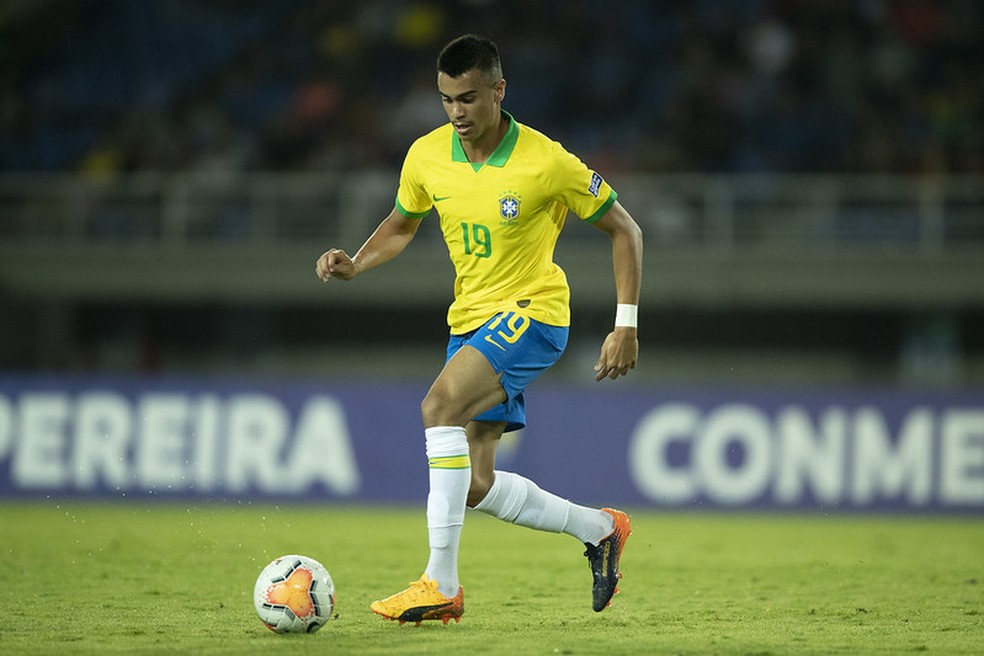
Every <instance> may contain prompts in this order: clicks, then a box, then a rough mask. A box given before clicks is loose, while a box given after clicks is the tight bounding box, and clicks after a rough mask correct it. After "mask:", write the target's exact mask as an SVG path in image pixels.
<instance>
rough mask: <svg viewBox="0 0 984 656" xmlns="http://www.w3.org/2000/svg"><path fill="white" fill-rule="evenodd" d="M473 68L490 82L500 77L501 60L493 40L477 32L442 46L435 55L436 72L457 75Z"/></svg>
mask: <svg viewBox="0 0 984 656" xmlns="http://www.w3.org/2000/svg"><path fill="white" fill-rule="evenodd" d="M473 68H477V69H478V70H479V71H480V72H481V73H482V74H483V75H485V76H487V77H488V78H490V81H491V82H495V81H497V80H499V79H501V78H502V61H501V60H500V59H499V48H498V47H497V46H496V45H495V42H494V41H492V40H491V39H487V38H485V37H484V36H478V35H477V34H465V35H462V36H459V37H458V38H456V39H454V40H453V41H451V42H450V43H448V45H446V46H444V49H443V50H441V54H440V55H438V56H437V70H438V72H440V73H444V74H445V75H448V76H450V77H459V76H461V75H464V74H465V73H467V72H468V71H470V70H472V69H473Z"/></svg>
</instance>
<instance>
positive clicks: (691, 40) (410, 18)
mask: <svg viewBox="0 0 984 656" xmlns="http://www.w3.org/2000/svg"><path fill="white" fill-rule="evenodd" d="M464 32H480V33H483V34H486V35H488V36H490V37H492V38H493V39H495V40H496V41H497V42H498V43H499V46H500V49H501V51H502V56H503V66H504V74H505V77H506V80H507V83H508V87H507V94H506V100H505V103H504V105H505V107H506V108H507V109H509V110H510V111H511V112H512V113H513V114H514V115H515V116H516V117H517V119H519V120H520V121H521V122H524V123H526V124H528V125H531V126H533V127H536V128H538V129H541V130H542V131H544V132H546V133H547V134H549V135H550V136H552V137H554V138H556V139H558V140H559V141H561V142H562V143H564V144H565V145H566V146H567V147H568V148H569V149H571V150H573V151H574V152H577V153H578V154H579V155H581V157H582V158H583V159H585V160H586V161H588V162H590V164H591V165H592V166H594V167H596V168H599V169H602V170H606V171H619V170H633V171H652V172H709V173H719V172H762V171H782V172H836V173H843V172H891V173H926V172H940V173H971V174H980V173H984V75H981V73H980V66H981V64H980V62H982V61H984V39H982V34H984V3H980V2H978V1H977V0H828V1H823V2H817V1H815V0H677V1H655V0H651V1H649V0H619V1H617V2H608V1H604V0H542V1H528V0H444V1H438V0H432V1H425V0H421V1H413V0H408V1H404V2H399V1H396V0H361V1H360V2H350V1H349V0H305V1H299V0H279V1H278V2H262V1H260V0H140V1H138V2H135V1H133V0H77V1H74V2H71V3H65V2H59V1H57V0H32V1H26V2H3V3H0V169H3V170H8V171H10V170H16V171H38V170H42V171H82V172H87V173H113V172H118V171H148V170H149V171H177V170H235V171H239V170H244V171H253V170H264V171H287V170H320V169H329V168H345V169H358V168H364V169H379V168H395V167H397V166H399V164H400V162H401V160H402V157H403V154H404V152H405V150H406V148H407V146H408V145H409V143H410V142H411V141H412V140H413V139H414V138H415V137H416V136H418V135H419V134H421V133H423V132H425V131H427V130H429V129H431V128H432V127H435V126H437V125H439V124H441V123H442V122H443V121H444V120H445V117H444V115H443V111H442V108H441V105H440V102H439V98H438V95H437V92H436V87H435V72H434V62H435V59H436V55H437V53H438V51H439V50H440V48H441V46H442V45H443V44H444V43H445V42H447V41H448V40H449V39H451V38H453V37H454V36H457V35H458V34H461V33H464Z"/></svg>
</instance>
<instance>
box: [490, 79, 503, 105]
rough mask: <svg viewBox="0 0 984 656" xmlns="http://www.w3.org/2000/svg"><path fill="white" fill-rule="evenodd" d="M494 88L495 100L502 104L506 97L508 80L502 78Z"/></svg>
mask: <svg viewBox="0 0 984 656" xmlns="http://www.w3.org/2000/svg"><path fill="white" fill-rule="evenodd" d="M492 88H493V89H495V100H496V102H499V103H501V102H502V100H503V99H504V98H505V97H506V80H505V78H500V79H499V81H498V82H496V83H495V84H493V85H492Z"/></svg>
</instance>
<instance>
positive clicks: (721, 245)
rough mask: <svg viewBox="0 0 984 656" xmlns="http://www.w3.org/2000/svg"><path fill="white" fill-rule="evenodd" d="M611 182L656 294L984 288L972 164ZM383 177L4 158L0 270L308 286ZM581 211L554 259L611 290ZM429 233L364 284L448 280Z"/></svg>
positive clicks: (77, 283)
mask: <svg viewBox="0 0 984 656" xmlns="http://www.w3.org/2000/svg"><path fill="white" fill-rule="evenodd" d="M611 182H612V184H613V186H615V187H616V188H617V189H618V191H619V194H620V199H621V201H622V203H623V204H624V205H625V206H626V207H627V208H628V209H629V211H630V212H631V213H632V214H633V216H634V217H635V218H636V219H637V221H638V222H639V223H640V225H642V227H643V230H644V231H645V233H646V236H647V241H646V253H647V257H646V274H647V278H648V280H647V286H646V292H645V293H646V296H647V298H648V300H650V301H653V302H684V303H701V304H709V303H710V304H714V303H731V304H735V303H744V302H748V303H763V302H765V303H783V304H797V303H811V304H814V305H816V304H820V305H823V304H833V305H854V304H864V303H872V302H878V303H881V304H887V305H896V306H897V305H912V304H916V303H920V304H930V305H933V304H964V303H980V302H982V301H984V285H982V284H980V279H981V278H980V273H981V271H984V181H982V180H980V179H976V178H972V177H896V176H873V175H864V176H791V175H753V176H703V175H643V174H622V175H618V176H613V177H612V179H611ZM395 183H396V175H395V174H394V173H393V172H390V171H376V172H319V173H301V174H248V175H247V174H237V173H226V172H186V173H176V174H151V173H143V174H135V175H118V176H106V177H86V176H82V175H76V174H72V175H49V174H18V173H5V174H2V175H0V285H4V286H6V287H8V288H11V289H14V290H16V291H18V292H21V293H39V294H49V295H53V296H56V297H73V296H78V297H93V298H103V297H106V298H119V297H129V296H139V297H140V298H144V299H147V298H155V297H156V298H161V299H175V298H177V299H180V298H184V297H195V298H201V297H211V296H215V297H217V298H218V297H221V298H229V297H230V296H231V297H237V298H246V299H253V300H260V301H264V300H284V299H291V300H294V301H303V300H310V299H314V298H316V297H317V294H318V288H317V285H311V284H310V280H308V279H307V278H308V277H310V276H311V267H312V266H313V261H314V258H315V257H316V256H317V255H318V254H319V253H320V252H321V251H322V250H324V249H325V248H327V247H330V246H339V247H344V248H346V249H349V250H350V251H354V249H356V248H357V247H358V246H359V244H361V243H362V241H363V240H364V239H365V237H366V236H367V235H368V234H369V233H370V232H371V230H372V229H373V228H374V227H375V225H376V224H377V223H378V221H379V220H380V219H381V218H382V217H383V216H385V215H386V214H387V213H388V212H389V211H390V209H391V208H392V203H393V197H394V192H395ZM521 211H522V210H521ZM435 216H436V215H435ZM577 223H578V222H576V221H569V222H568V227H567V228H566V230H565V235H564V236H563V237H562V239H561V241H560V244H559V246H558V260H559V261H560V262H561V264H562V265H563V266H564V268H565V270H567V272H568V275H569V276H570V277H571V278H572V279H575V281H576V284H577V287H576V288H577V301H578V302H580V303H588V304H590V303H595V302H598V303H601V302H609V301H610V295H611V290H610V285H611V281H610V276H607V275H605V276H598V275H596V274H597V271H598V267H599V266H602V265H601V264H598V263H599V261H601V262H603V260H599V257H598V254H599V253H601V254H602V255H605V254H606V253H605V245H604V243H603V241H602V242H599V241H598V240H599V239H602V240H603V239H604V238H603V236H600V235H599V234H598V233H597V232H596V231H594V230H591V229H589V228H587V227H585V226H581V225H577ZM439 237H440V236H439V234H438V230H437V228H436V226H435V227H434V228H433V229H430V230H427V229H425V230H423V231H421V232H420V233H419V236H418V240H417V241H416V242H415V243H414V245H413V246H412V247H411V248H410V249H409V250H408V251H407V253H405V254H404V256H403V257H401V258H399V259H398V260H397V261H396V262H399V263H398V264H394V266H395V267H396V268H397V269H399V270H400V271H401V273H400V274H398V275H400V276H402V275H406V276H408V280H412V284H407V285H405V286H396V287H395V288H394V286H393V285H391V284H385V283H383V282H381V278H379V277H375V281H374V282H368V280H369V279H367V285H368V287H367V286H363V287H362V288H361V291H360V293H359V295H360V296H363V295H364V294H367V293H373V294H375V298H376V299H377V300H378V301H379V302H383V303H385V302H391V303H404V302H411V301H414V300H417V299H420V298H421V297H423V296H426V295H431V296H433V295H441V296H442V297H443V296H446V295H447V293H448V277H447V276H448V275H449V273H448V272H449V270H450V269H449V265H448V262H447V253H446V250H444V247H443V246H441V245H440V243H439ZM419 242H424V244H425V245H423V246H420V245H418V244H419ZM599 248H600V249H601V250H600V251H599V250H598V249H599ZM66 267H70V269H69V270H70V271H72V274H71V275H66V274H65V271H66ZM607 268H608V265H604V269H605V270H606V271H607ZM394 279H397V280H400V279H401V278H400V277H396V278H394ZM390 282H392V280H391V281H390ZM340 298H341V299H342V300H344V299H347V298H354V296H353V295H349V294H348V293H346V292H342V293H341V294H340Z"/></svg>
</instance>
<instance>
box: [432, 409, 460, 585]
mask: <svg viewBox="0 0 984 656" xmlns="http://www.w3.org/2000/svg"><path fill="white" fill-rule="evenodd" d="M424 437H425V439H426V446H427V463H428V468H429V469H428V471H429V478H430V493H429V494H428V495H427V536H428V539H429V541H430V560H429V561H428V562H427V569H426V570H425V571H426V573H427V576H429V577H430V578H432V579H434V580H435V581H437V589H438V590H439V591H440V592H441V594H443V595H445V596H447V597H454V596H455V595H457V594H458V543H459V542H460V540H461V527H462V525H463V524H464V522H465V502H466V500H467V498H468V486H469V485H470V484H471V458H470V457H469V456H468V438H467V437H466V436H465V429H464V428H463V427H461V426H435V427H433V428H428V429H426V430H425V431H424Z"/></svg>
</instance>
